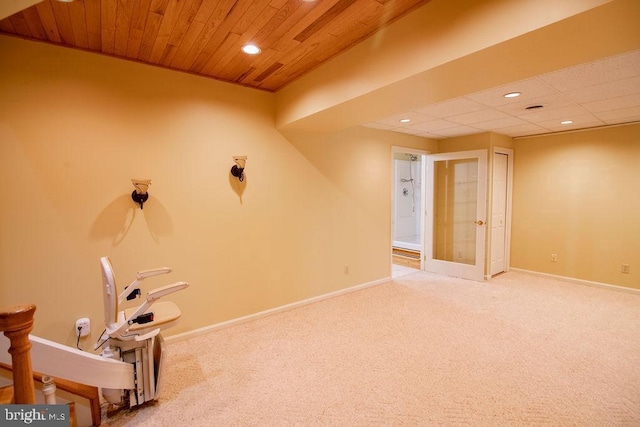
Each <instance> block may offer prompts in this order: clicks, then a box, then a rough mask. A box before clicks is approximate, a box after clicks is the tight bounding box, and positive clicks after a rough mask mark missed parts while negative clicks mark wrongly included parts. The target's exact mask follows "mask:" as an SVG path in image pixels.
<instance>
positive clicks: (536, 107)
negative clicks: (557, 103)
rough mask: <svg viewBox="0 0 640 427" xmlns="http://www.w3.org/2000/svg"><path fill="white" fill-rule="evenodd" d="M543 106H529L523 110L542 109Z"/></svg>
mask: <svg viewBox="0 0 640 427" xmlns="http://www.w3.org/2000/svg"><path fill="white" fill-rule="evenodd" d="M543 107H544V106H543V105H529V106H528V107H527V108H525V110H537V109H538V108H543Z"/></svg>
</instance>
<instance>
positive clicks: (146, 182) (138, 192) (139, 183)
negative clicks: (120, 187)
mask: <svg viewBox="0 0 640 427" xmlns="http://www.w3.org/2000/svg"><path fill="white" fill-rule="evenodd" d="M131 183H132V184H133V186H134V187H135V188H136V189H135V190H133V193H131V198H132V199H133V201H134V202H136V203H137V204H139V205H140V209H142V206H143V205H144V202H146V201H147V199H148V198H149V193H147V190H148V189H149V186H150V185H151V180H150V179H133V178H132V179H131Z"/></svg>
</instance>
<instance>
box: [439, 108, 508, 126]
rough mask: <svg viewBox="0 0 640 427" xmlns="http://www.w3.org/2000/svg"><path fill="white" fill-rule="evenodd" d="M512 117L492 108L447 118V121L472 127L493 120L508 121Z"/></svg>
mask: <svg viewBox="0 0 640 427" xmlns="http://www.w3.org/2000/svg"><path fill="white" fill-rule="evenodd" d="M509 117H511V116H509V115H508V114H505V113H503V112H502V111H498V110H494V109H492V108H485V109H484V110H478V111H474V112H472V113H466V114H460V115H457V116H451V117H447V120H449V121H452V122H455V123H459V124H462V125H472V124H474V123H482V122H488V121H491V120H499V119H507V118H509Z"/></svg>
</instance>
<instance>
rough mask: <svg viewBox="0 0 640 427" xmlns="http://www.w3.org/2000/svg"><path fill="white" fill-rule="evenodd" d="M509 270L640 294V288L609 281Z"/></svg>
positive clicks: (519, 269) (518, 269)
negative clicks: (611, 283)
mask: <svg viewBox="0 0 640 427" xmlns="http://www.w3.org/2000/svg"><path fill="white" fill-rule="evenodd" d="M509 271H517V272H518V273H526V274H532V275H534V276H542V277H549V278H551V279H556V280H562V281H565V282H571V283H577V284H579V285H586V286H595V287H597V288H605V289H610V290H613V291H619V292H627V293H630V294H640V289H635V288H627V287H625V286H618V285H610V284H609V283H601V282H592V281H591V280H583V279H576V278H574V277H568V276H558V275H555V274H549V273H541V272H539V271H532V270H523V269H521V268H513V267H509Z"/></svg>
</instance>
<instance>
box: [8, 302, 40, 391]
mask: <svg viewBox="0 0 640 427" xmlns="http://www.w3.org/2000/svg"><path fill="white" fill-rule="evenodd" d="M35 312H36V306H35V305H33V304H27V305H16V306H13V307H9V308H8V309H6V310H5V309H2V310H0V331H2V332H4V334H5V336H6V337H7V338H9V341H10V342H11V346H10V347H9V353H10V354H11V365H12V366H13V371H12V374H13V390H14V401H15V403H17V404H34V403H36V392H35V386H34V384H33V368H32V366H31V356H30V354H29V350H31V341H29V333H30V332H31V330H32V329H33V314H34V313H35Z"/></svg>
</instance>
